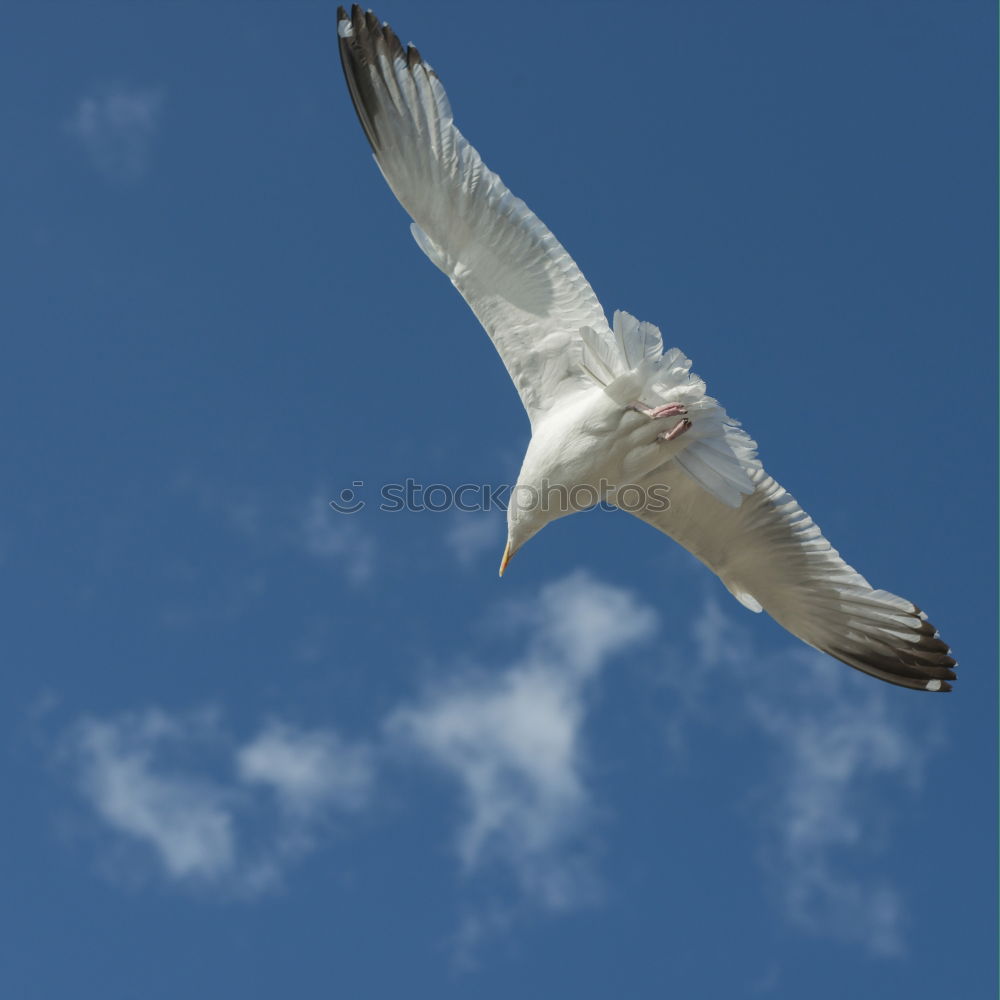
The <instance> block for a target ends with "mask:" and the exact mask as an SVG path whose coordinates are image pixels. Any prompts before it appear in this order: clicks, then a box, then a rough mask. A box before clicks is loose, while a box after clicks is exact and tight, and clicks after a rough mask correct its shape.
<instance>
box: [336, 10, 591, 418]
mask: <svg viewBox="0 0 1000 1000" xmlns="http://www.w3.org/2000/svg"><path fill="white" fill-rule="evenodd" d="M337 32H338V35H339V38H340V57H341V62H342V64H343V67H344V75H345V77H346V78H347V86H348V88H349V89H350V92H351V98H352V99H353V101H354V107H355V110H356V111H357V113H358V118H359V119H360V120H361V125H362V127H363V128H364V130H365V134H366V135H367V136H368V141H369V142H370V143H371V146H372V149H373V150H374V153H375V159H376V161H377V162H378V165H379V168H380V169H381V171H382V175H383V176H384V177H385V179H386V181H387V182H388V184H389V187H390V188H392V192H393V194H395V196H396V197H397V198H398V199H399V201H400V203H401V204H402V206H403V208H405V209H406V211H407V212H408V213H409V214H410V216H411V217H412V218H413V220H414V225H413V226H412V227H411V229H412V230H413V235H414V237H415V239H416V241H417V243H418V244H419V245H420V247H421V249H422V250H423V251H424V252H425V253H426V254H427V256H428V257H430V258H431V260H432V261H433V262H434V263H435V264H436V265H437V266H438V267H439V268H440V269H441V270H442V271H444V273H445V274H446V275H448V277H449V278H450V279H451V281H452V283H453V284H454V285H455V287H456V288H457V289H458V290H459V291H460V292H461V293H462V296H463V298H464V299H465V301H466V302H468V304H469V306H470V307H471V309H472V311H473V312H474V313H475V314H476V316H477V317H478V318H479V321H480V322H481V323H482V324H483V326H484V327H485V328H486V332H487V333H488V334H489V335H490V338H491V339H492V341H493V344H494V346H495V347H496V349H497V351H498V352H499V353H500V357H501V358H502V359H503V362H504V364H505V365H506V366H507V371H508V372H509V373H510V376H511V378H512V379H513V380H514V384H515V386H516V387H517V390H518V392H519V393H520V394H521V400H522V402H523V403H524V407H525V409H526V410H527V411H528V416H529V417H530V418H531V419H532V421H533V422H534V421H535V419H536V418H537V417H538V416H540V415H541V414H543V413H544V412H545V411H546V410H548V409H549V408H550V407H551V406H552V405H553V403H554V402H555V401H556V400H557V399H558V398H560V397H562V396H565V395H567V394H569V393H573V392H576V391H579V390H582V389H584V388H588V387H591V386H592V382H591V381H590V380H589V379H587V377H586V376H585V375H584V373H583V371H582V369H580V367H579V364H578V343H579V339H580V338H579V331H580V328H581V327H583V326H588V327H591V328H593V329H595V330H597V331H598V333H607V335H608V336H610V331H609V329H608V322H607V319H606V317H605V315H604V311H603V310H602V309H601V305H600V303H599V302H598V301H597V296H596V295H594V291H593V289H592V288H591V287H590V285H589V284H588V283H587V280H586V278H584V276H583V274H582V273H581V272H580V269H579V268H578V267H577V266H576V264H575V263H574V262H573V259H572V258H571V257H570V255H569V254H568V253H567V252H566V251H565V250H564V249H563V247H562V245H561V244H560V243H559V241H558V240H557V239H556V238H555V237H554V236H553V235H552V233H551V232H549V230H548V229H547V228H546V227H545V226H544V225H543V223H542V222H541V221H540V220H539V219H538V218H537V217H536V216H535V214H534V213H533V212H532V211H531V209H529V208H528V206H527V205H525V203H524V202H523V201H521V200H520V199H519V198H516V197H515V196H514V195H512V194H511V193H510V191H508V190H507V188H506V187H505V186H504V184H503V182H502V181H501V180H500V178H499V177H498V176H497V175H496V174H495V173H493V172H492V171H491V170H490V169H489V168H488V167H487V166H486V165H485V164H484V163H483V161H482V160H481V159H480V158H479V154H478V153H477V152H476V151H475V149H473V148H472V146H470V145H469V143H468V142H466V141H465V138H464V137H463V136H462V134H461V132H459V131H458V129H457V128H456V127H455V125H454V122H453V121H452V115H451V108H450V107H449V105H448V98H447V96H446V95H445V92H444V87H443V86H442V85H441V82H440V80H438V78H437V74H436V73H435V72H434V70H432V69H431V67H430V66H428V65H427V63H425V62H424V61H423V59H422V58H421V56H420V53H419V52H417V50H416V49H415V48H413V47H412V46H409V47H407V48H405V49H404V47H403V46H402V45H401V44H400V41H399V39H398V38H397V37H396V35H395V34H394V33H393V31H392V29H391V28H390V27H389V26H388V25H387V24H380V23H379V20H378V18H376V17H375V15H374V14H372V13H371V12H368V13H364V12H362V11H361V9H360V8H359V7H358V6H357V5H354V6H353V7H352V8H351V13H350V15H348V14H346V13H345V11H344V9H343V8H340V9H339V10H338V13H337Z"/></svg>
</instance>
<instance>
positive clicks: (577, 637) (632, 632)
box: [387, 574, 656, 909]
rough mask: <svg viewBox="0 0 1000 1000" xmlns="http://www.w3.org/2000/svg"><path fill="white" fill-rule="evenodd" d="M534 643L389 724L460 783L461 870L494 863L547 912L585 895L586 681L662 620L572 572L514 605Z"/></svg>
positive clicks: (393, 733)
mask: <svg viewBox="0 0 1000 1000" xmlns="http://www.w3.org/2000/svg"><path fill="white" fill-rule="evenodd" d="M517 618H518V619H519V620H521V621H522V622H524V623H526V624H527V626H528V639H527V648H526V650H525V652H524V653H523V654H522V656H521V657H520V658H518V659H517V660H516V661H515V662H514V663H513V664H512V665H511V666H510V667H508V668H507V669H506V670H504V671H503V672H501V673H499V674H496V673H495V672H492V671H491V673H490V674H488V675H487V674H470V675H467V676H463V677H460V678H458V679H453V680H452V681H451V682H450V683H447V684H442V685H441V686H439V687H438V688H436V689H434V690H431V691H430V692H429V693H428V694H427V696H426V697H425V698H424V699H423V701H422V702H420V703H419V704H416V705H413V706H409V707H404V708H400V709H399V710H397V711H396V712H395V713H393V715H392V716H391V717H390V719H389V720H388V723H387V731H388V733H389V735H390V737H391V738H392V739H393V740H395V741H397V742H399V743H400V744H402V745H404V746H408V747H414V748H416V749H418V750H419V751H421V752H422V753H423V754H425V755H426V757H427V758H428V759H429V760H430V761H432V762H433V763H434V764H436V765H437V766H438V767H440V768H442V769H443V770H444V771H446V772H447V773H448V774H450V775H451V776H452V777H453V778H454V779H455V780H456V781H457V782H458V784H459V785H460V787H461V789H462V792H463V796H464V799H465V805H466V817H465V819H464V822H463V824H462V826H461V828H460V830H459V834H458V838H457V848H458V854H459V857H460V859H461V863H462V865H463V868H464V869H465V870H466V871H467V872H470V871H473V870H475V869H477V868H479V867H480V866H482V865H484V864H485V863H487V862H488V861H491V860H497V861H501V862H503V863H505V864H507V865H509V866H510V867H511V868H512V870H513V871H514V873H515V875H516V877H517V879H518V881H519V883H520V885H521V888H522V890H523V891H524V892H525V893H526V894H527V895H528V896H529V897H531V898H532V899H534V900H536V901H537V902H539V903H540V904H542V905H543V906H545V907H548V908H550V909H562V908H565V907H567V906H571V905H573V904H575V903H577V902H580V901H581V900H583V899H585V898H587V897H588V896H590V895H591V894H592V892H593V890H594V880H593V878H592V876H591V874H590V871H589V868H588V866H587V864H586V860H585V857H584V852H582V851H581V838H582V836H583V834H584V833H585V827H586V820H587V818H588V817H589V816H590V814H591V803H590V796H589V793H588V790H587V788H586V785H585V782H584V765H585V760H584V753H583V748H582V746H581V734H582V727H583V722H584V718H585V713H586V696H587V691H588V685H589V682H590V681H591V680H592V679H593V678H594V676H595V675H596V674H597V673H598V672H599V671H600V670H601V669H602V668H603V667H604V666H605V665H606V664H607V662H608V661H609V660H610V658H611V657H612V656H613V655H615V654H616V653H619V652H621V651H622V650H624V649H625V648H627V647H628V646H630V645H632V644H634V643H636V642H639V641H640V640H642V639H645V638H647V637H649V636H650V635H651V634H652V632H653V631H654V629H655V626H656V616H655V614H654V613H653V612H652V611H651V610H649V609H648V608H646V607H644V606H642V605H640V604H639V603H638V602H637V601H636V600H635V598H634V597H633V596H632V595H631V594H630V593H629V592H627V591H624V590H620V589H618V588H616V587H611V586H608V585H606V584H601V583H598V582H596V581H594V580H592V579H591V578H590V577H588V576H585V575H583V574H576V575H573V576H571V577H568V578H566V579H564V580H562V581H560V582H558V583H555V584H552V585H550V586H548V587H545V588H543V590H542V592H541V595H540V598H539V600H538V602H537V603H536V604H535V605H534V606H533V607H530V608H529V607H522V608H520V609H519V612H518V615H517Z"/></svg>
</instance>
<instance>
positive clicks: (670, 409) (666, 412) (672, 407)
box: [625, 401, 687, 420]
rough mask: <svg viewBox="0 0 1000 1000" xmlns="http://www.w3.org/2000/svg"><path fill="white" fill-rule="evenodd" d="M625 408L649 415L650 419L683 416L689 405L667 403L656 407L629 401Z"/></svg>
mask: <svg viewBox="0 0 1000 1000" xmlns="http://www.w3.org/2000/svg"><path fill="white" fill-rule="evenodd" d="M625 409H626V410H635V412H636V413H642V414H643V415H644V416H647V417H649V419H650V420H659V419H660V418H661V417H683V416H686V415H687V407H686V406H685V405H684V404H683V403H667V404H666V405H664V406H657V407H656V408H655V409H654V408H653V407H651V406H646V405H645V404H643V403H640V402H638V401H636V402H635V403H629V404H628V406H626V407H625Z"/></svg>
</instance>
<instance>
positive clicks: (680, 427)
mask: <svg viewBox="0 0 1000 1000" xmlns="http://www.w3.org/2000/svg"><path fill="white" fill-rule="evenodd" d="M690 429H691V421H690V420H688V419H686V418H685V419H684V420H681V421H680V422H679V423H678V424H677V425H676V426H674V427H671V428H670V430H669V431H663V432H662V433H660V434H657V435H656V436H657V437H658V438H659V439H660V440H661V441H675V440H676V439H677V438H679V437H680V436H681V435H682V434H683V433H684V432H685V431H687V430H690Z"/></svg>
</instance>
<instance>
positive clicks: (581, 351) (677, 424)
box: [337, 4, 955, 691]
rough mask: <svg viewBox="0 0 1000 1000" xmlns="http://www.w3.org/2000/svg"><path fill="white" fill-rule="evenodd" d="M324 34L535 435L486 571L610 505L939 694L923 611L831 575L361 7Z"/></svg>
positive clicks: (752, 592) (433, 85) (849, 651)
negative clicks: (575, 517) (562, 524)
mask: <svg viewBox="0 0 1000 1000" xmlns="http://www.w3.org/2000/svg"><path fill="white" fill-rule="evenodd" d="M337 34H338V38H339V44H340V57H341V63H342V65H343V69H344V76H345V78H346V80H347V87H348V90H349V91H350V95H351V99H352V101H353V102H354V109H355V111H356V112H357V115H358V118H359V120H360V122H361V127H362V128H363V129H364V132H365V135H366V136H367V137H368V142H369V143H370V144H371V148H372V150H373V152H374V155H375V161H376V163H377V164H378V167H379V169H380V170H381V171H382V176H383V177H384V178H385V180H386V182H387V183H388V185H389V187H390V188H391V189H392V193H393V194H394V195H395V196H396V198H397V199H398V200H399V202H400V204H401V205H402V206H403V208H404V209H406V211H407V213H408V214H409V215H410V217H411V218H412V220H413V224H412V225H411V226H410V230H411V232H412V234H413V238H414V239H415V240H416V242H417V245H418V246H419V247H420V249H421V250H422V251H423V252H424V253H425V254H426V255H427V256H428V257H429V258H430V259H431V261H432V262H433V263H434V264H435V265H436V266H437V267H438V268H439V269H440V270H441V271H443V272H444V273H445V274H446V275H447V276H448V278H449V279H450V280H451V283H452V284H453V285H454V286H455V287H456V288H457V289H458V291H459V292H460V293H461V295H462V297H463V298H464V299H465V301H466V302H467V303H468V305H469V307H470V308H471V309H472V311H473V312H474V313H475V314H476V317H477V318H478V319H479V321H480V323H482V325H483V327H484V328H485V329H486V332H487V333H488V334H489V336H490V339H491V340H492V341H493V345H494V347H496V349H497V351H498V353H499V354H500V357H501V359H502V360H503V362H504V364H505V365H506V367H507V371H508V372H509V373H510V376H511V379H512V380H513V382H514V385H515V387H516V388H517V391H518V393H519V394H520V397H521V402H522V403H523V404H524V408H525V410H527V413H528V419H529V420H530V422H531V440H530V442H529V444H528V449H527V452H526V454H525V456H524V462H523V464H522V466H521V470H520V472H519V473H518V477H517V483H516V485H515V486H514V488H513V490H512V492H511V498H510V502H509V503H508V508H507V545H506V548H505V549H504V553H503V559H502V561H501V564H500V575H501V576H503V572H504V570H505V569H506V568H507V564H508V562H509V561H510V559H511V557H512V556H513V555H514V554H515V553H516V552H518V551H519V550H520V549H521V547H522V546H523V545H524V544H525V542H527V541H528V540H529V539H530V538H532V537H533V536H534V535H536V534H537V533H538V532H539V531H540V530H541V529H542V528H543V527H545V525H546V524H548V523H549V522H551V521H554V520H556V519H557V518H560V517H564V516H566V515H568V514H572V513H576V512H577V511H581V510H586V509H589V508H591V507H593V506H594V505H595V504H596V503H598V502H600V501H605V502H608V503H611V504H614V505H616V506H618V507H620V508H621V509H623V510H626V511H628V512H629V513H632V514H634V515H635V516H637V517H639V518H641V519H642V520H643V521H646V522H647V523H648V524H651V525H652V526H653V527H654V528H656V529H657V530H658V531H661V532H663V534H665V535H669V536H670V537H671V538H673V539H674V540H675V541H676V542H678V543H680V544H681V545H682V546H683V547H684V548H685V549H687V550H688V551H689V552H691V553H693V554H694V555H695V556H696V557H697V558H698V559H700V560H701V561H702V562H703V563H704V564H705V565H706V566H707V567H708V568H709V569H710V570H712V572H714V573H715V574H717V575H718V577H719V578H720V579H721V580H722V582H723V583H724V584H725V586H726V588H727V589H728V590H729V592H730V593H731V594H732V595H733V596H734V597H735V598H736V600H738V601H739V602H740V603H741V604H742V605H743V606H744V607H746V608H748V609H749V610H751V611H754V612H758V613H759V612H761V611H765V610H766V611H767V612H768V613H769V614H770V615H771V616H772V617H773V618H774V619H775V620H776V621H777V622H778V623H779V624H780V625H782V626H783V627H784V628H786V629H787V630H788V631H789V632H791V633H792V634H793V635H795V636H797V637H798V638H799V639H801V640H802V641H803V642H806V643H808V644H809V645H810V646H813V647H814V648H815V649H818V650H821V651H822V652H824V653H828V654H829V655H830V656H833V657H836V659H838V660H841V661H842V662H843V663H846V664H848V665H849V666H851V667H854V668H855V669H857V670H861V671H864V673H866V674H870V675H871V676H873V677H877V678H879V679H880V680H883V681H888V682H889V683H891V684H898V685H900V686H901V687H906V688H911V689H913V690H918V691H950V690H951V685H950V684H949V683H948V681H950V680H954V678H955V672H954V669H953V668H954V667H955V660H954V659H953V658H952V656H951V651H950V649H949V648H948V646H947V645H946V644H945V643H944V642H943V641H942V640H941V638H940V637H939V635H938V632H937V630H936V629H935V627H934V626H933V625H932V624H931V623H930V622H929V621H928V620H927V616H926V615H925V614H924V612H923V611H921V610H920V608H918V607H917V606H916V605H915V604H913V603H912V602H911V601H908V600H906V599H905V598H902V597H897V596H896V595H895V594H890V593H888V592H887V591H885V590H875V589H874V588H873V587H872V586H871V585H870V584H869V583H868V581H867V580H865V578H864V577H862V576H861V574H860V573H858V572H857V570H855V569H854V568H853V567H851V566H849V565H848V564H847V563H846V562H844V560H843V559H842V558H841V557H840V554H839V553H838V552H837V550H836V549H834V548H833V546H832V545H831V544H830V543H829V542H828V541H827V540H826V539H825V538H824V537H823V534H822V533H821V532H820V529H819V527H818V526H817V525H816V524H815V522H814V521H813V520H812V518H811V517H809V515H808V514H806V512H805V511H804V510H802V508H801V507H800V506H799V505H798V503H796V501H795V500H794V498H793V497H792V496H791V495H790V494H789V493H787V492H786V491H785V489H784V488H783V487H781V486H779V485H778V483H776V482H775V481H774V480H773V479H772V478H771V477H770V476H769V475H768V474H767V473H766V472H765V471H764V468H763V466H762V465H761V463H760V461H759V460H758V458H757V445H756V443H755V442H754V441H753V440H751V438H750V437H749V436H748V435H747V433H746V432H745V431H744V430H743V429H742V427H741V425H740V424H739V423H738V422H737V421H736V420H733V419H732V418H731V417H729V416H728V414H727V413H726V411H725V409H723V407H722V406H721V405H720V404H719V403H718V402H717V401H716V400H715V399H713V398H712V397H711V396H709V395H708V394H707V392H706V387H705V383H704V381H703V380H702V379H700V378H699V377H698V376H697V375H695V374H694V373H692V371H691V362H690V361H689V360H688V358H687V357H686V356H685V355H684V354H683V353H681V351H679V350H677V349H676V348H672V349H670V350H664V345H663V340H662V338H661V336H660V331H659V330H658V329H657V328H656V327H655V326H653V325H652V324H651V323H645V322H640V321H639V320H637V319H636V318H635V317H633V316H631V315H629V314H628V313H626V312H622V311H618V312H615V314H614V316H613V319H612V322H611V324H610V325H609V324H608V320H607V317H606V315H605V312H604V310H603V308H602V307H601V304H600V302H598V300H597V296H596V295H595V294H594V291H593V289H592V288H591V287H590V285H589V284H588V282H587V279H586V278H585V277H584V276H583V274H582V273H581V271H580V269H579V268H578V267H577V265H576V264H575V263H574V261H573V259H572V258H571V257H570V255H569V254H568V253H567V252H566V250H565V249H563V247H562V245H561V244H560V243H559V241H558V240H557V239H556V238H555V236H553V234H552V233H551V232H550V231H549V230H548V228H546V226H545V225H544V224H543V223H542V222H541V220H540V219H539V218H538V217H537V216H536V215H535V214H534V213H533V212H532V211H531V209H529V208H528V206H527V205H526V204H525V203H524V202H523V201H521V199H520V198H517V197H516V196H515V195H513V194H512V193H511V192H510V191H509V190H508V189H507V187H506V186H505V185H504V183H503V181H501V180H500V178H499V177H498V176H497V175H496V174H495V173H493V172H492V171H491V170H490V169H489V168H488V167H487V166H486V164H484V163H483V161H482V159H480V156H479V154H478V153H477V152H476V150H475V149H473V147H472V146H470V145H469V143H468V142H467V141H466V140H465V138H464V136H463V135H462V133H461V132H459V131H458V129H457V128H456V127H455V123H454V120H453V118H452V113H451V107H450V105H449V103H448V97H447V95H446V94H445V90H444V87H443V86H442V84H441V81H440V80H439V79H438V76H437V74H436V73H435V72H434V70H433V69H431V67H430V65H429V64H428V63H427V62H425V61H424V59H423V58H422V56H421V55H420V53H419V52H418V51H417V49H416V48H414V47H413V46H412V45H407V46H404V45H402V43H401V42H400V41H399V38H398V37H397V36H396V34H395V33H394V32H393V30H392V29H391V28H390V27H389V25H388V24H386V23H383V22H381V21H380V20H379V19H378V18H377V17H376V16H375V15H374V14H373V13H372V12H371V11H367V12H366V11H363V10H362V9H361V8H360V7H358V6H357V5H356V4H355V5H354V6H352V8H351V12H350V14H348V13H346V11H345V10H344V8H343V7H340V8H338V11H337Z"/></svg>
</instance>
